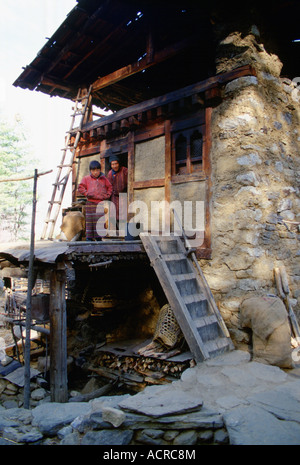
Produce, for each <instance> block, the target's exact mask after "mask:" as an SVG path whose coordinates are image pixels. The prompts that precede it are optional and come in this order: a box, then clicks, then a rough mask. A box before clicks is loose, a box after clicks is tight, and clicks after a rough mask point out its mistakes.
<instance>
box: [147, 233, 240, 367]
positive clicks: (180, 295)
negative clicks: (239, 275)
mask: <svg viewBox="0 0 300 465" xmlns="http://www.w3.org/2000/svg"><path fill="white" fill-rule="evenodd" d="M140 238H141V240H142V242H143V245H144V248H145V251H146V253H147V255H148V257H149V259H150V263H151V265H152V266H153V268H154V270H155V272H156V275H157V277H158V279H159V281H160V284H161V286H162V288H163V290H164V292H165V295H166V297H167V299H168V301H169V304H170V305H171V308H172V310H173V312H174V315H175V318H176V320H177V322H178V324H179V326H180V327H181V330H182V332H183V335H184V337H185V340H186V342H187V344H188V345H189V348H190V350H191V352H192V354H193V356H194V358H195V360H196V362H202V361H204V360H206V359H209V358H212V357H215V356H217V355H219V354H221V353H223V352H226V351H229V350H232V349H233V348H234V347H233V344H232V341H231V339H230V335H229V332H228V330H227V328H226V326H225V323H224V320H223V318H222V316H221V314H220V312H219V309H218V307H217V305H216V303H215V301H214V298H213V296H212V293H211V291H210V289H209V286H208V284H207V281H206V279H205V277H204V275H203V273H202V270H201V268H200V266H199V264H198V262H197V260H196V259H195V257H192V256H193V255H194V254H193V253H189V252H190V251H189V250H187V249H186V248H185V245H184V243H183V240H182V238H181V237H179V236H174V235H171V236H154V235H151V234H149V233H141V234H140Z"/></svg>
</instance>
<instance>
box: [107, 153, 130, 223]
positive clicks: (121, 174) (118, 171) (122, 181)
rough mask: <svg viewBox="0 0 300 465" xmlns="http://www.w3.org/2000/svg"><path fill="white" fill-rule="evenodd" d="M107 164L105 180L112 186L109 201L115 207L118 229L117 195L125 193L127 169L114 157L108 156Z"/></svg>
mask: <svg viewBox="0 0 300 465" xmlns="http://www.w3.org/2000/svg"><path fill="white" fill-rule="evenodd" d="M109 162H110V166H111V170H110V171H109V172H108V175H107V179H108V180H109V182H110V183H111V185H112V195H111V199H110V200H111V202H113V203H114V205H115V207H116V226H117V229H118V228H119V218H120V209H119V207H120V202H119V194H121V193H123V192H127V182H128V169H127V168H126V167H125V166H121V165H120V161H119V158H118V157H117V156H116V155H112V156H110V158H109Z"/></svg>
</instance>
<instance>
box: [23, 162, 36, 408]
mask: <svg viewBox="0 0 300 465" xmlns="http://www.w3.org/2000/svg"><path fill="white" fill-rule="evenodd" d="M37 178H38V174H37V170H34V178H33V199H32V217H31V236H30V256H29V269H28V287H27V299H26V339H25V356H24V361H25V368H24V408H26V409H29V403H30V330H31V294H32V289H33V285H34V272H33V262H34V238H35V215H36V202H37V200H36V191H37Z"/></svg>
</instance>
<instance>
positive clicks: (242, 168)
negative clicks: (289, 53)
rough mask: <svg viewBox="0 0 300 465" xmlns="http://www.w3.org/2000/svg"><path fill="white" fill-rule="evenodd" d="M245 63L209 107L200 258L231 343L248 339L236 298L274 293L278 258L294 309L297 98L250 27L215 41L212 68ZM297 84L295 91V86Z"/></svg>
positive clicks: (298, 278)
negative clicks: (206, 256)
mask: <svg viewBox="0 0 300 465" xmlns="http://www.w3.org/2000/svg"><path fill="white" fill-rule="evenodd" d="M246 64H250V65H252V66H253V68H254V69H255V71H256V76H249V77H240V78H238V79H235V80H233V81H231V82H230V83H228V84H227V86H226V87H225V89H224V93H223V100H222V103H221V104H220V105H218V106H217V107H216V108H215V109H214V110H213V113H212V148H211V159H212V185H213V189H212V191H213V192H212V250H213V254H212V260H211V261H210V262H208V261H205V260H203V261H202V263H201V265H202V267H203V270H204V273H205V275H206V278H207V281H208V283H209V285H210V287H211V289H212V292H213V294H214V297H215V299H216V301H217V303H218V305H219V307H220V310H221V312H222V315H223V317H224V319H225V321H226V324H227V325H228V328H229V330H230V332H231V336H232V338H233V340H234V342H235V344H236V345H238V346H239V347H242V345H243V344H246V345H247V344H248V342H249V336H248V334H247V333H246V332H245V331H244V330H243V328H241V326H240V321H239V310H240V305H241V301H242V300H243V299H244V298H245V297H249V296H252V295H267V294H273V295H277V292H276V286H275V281H274V274H273V270H274V267H276V266H280V265H284V266H285V268H286V271H287V274H288V279H289V286H290V291H291V294H290V297H291V305H292V306H293V309H294V312H295V313H296V315H298V318H299V315H300V286H299V282H300V265H299V263H300V260H299V257H300V247H299V222H300V213H299V205H300V199H299V179H300V157H299V147H300V130H299V127H300V126H299V121H300V102H299V100H300V99H299V92H298V90H297V89H296V83H295V82H293V81H291V80H289V79H286V78H281V77H280V72H281V68H282V63H281V62H280V60H279V59H278V57H277V56H276V55H273V54H269V53H267V51H266V50H265V48H264V46H263V45H262V44H261V43H260V37H259V32H258V30H257V28H256V27H255V26H253V27H252V28H251V29H250V30H249V31H248V34H246V35H244V36H242V34H241V33H240V32H233V33H231V34H229V35H228V36H227V37H226V38H225V39H223V40H221V41H220V43H219V47H218V51H217V71H218V72H226V71H230V70H232V69H234V68H236V67H238V66H243V65H246ZM295 91H296V92H295Z"/></svg>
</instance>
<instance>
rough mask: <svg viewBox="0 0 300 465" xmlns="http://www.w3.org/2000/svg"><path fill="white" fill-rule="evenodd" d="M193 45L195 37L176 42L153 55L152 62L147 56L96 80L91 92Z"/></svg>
mask: <svg viewBox="0 0 300 465" xmlns="http://www.w3.org/2000/svg"><path fill="white" fill-rule="evenodd" d="M194 43H195V37H189V38H188V39H185V40H182V41H181V42H177V43H176V44H174V45H172V46H170V47H167V48H164V49H163V50H160V51H159V52H156V53H154V54H153V59H152V61H149V57H148V54H147V55H146V56H145V57H144V58H142V59H141V60H139V61H137V62H135V63H133V64H130V65H127V66H124V67H123V68H120V69H117V70H116V71H114V72H113V73H110V74H107V75H106V76H104V77H101V78H99V79H97V80H96V81H95V82H94V83H93V92H97V91H98V90H100V89H104V88H105V87H108V86H111V85H112V84H115V83H116V82H119V81H121V80H122V79H125V78H127V77H129V76H132V75H133V74H136V73H139V72H141V71H143V70H144V69H147V68H150V67H151V66H154V65H157V64H158V63H160V62H162V61H165V60H167V59H168V58H171V57H173V56H175V55H177V54H178V53H180V52H182V51H183V50H185V49H186V48H188V47H190V46H191V45H192V44H194ZM148 49H149V46H148Z"/></svg>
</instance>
